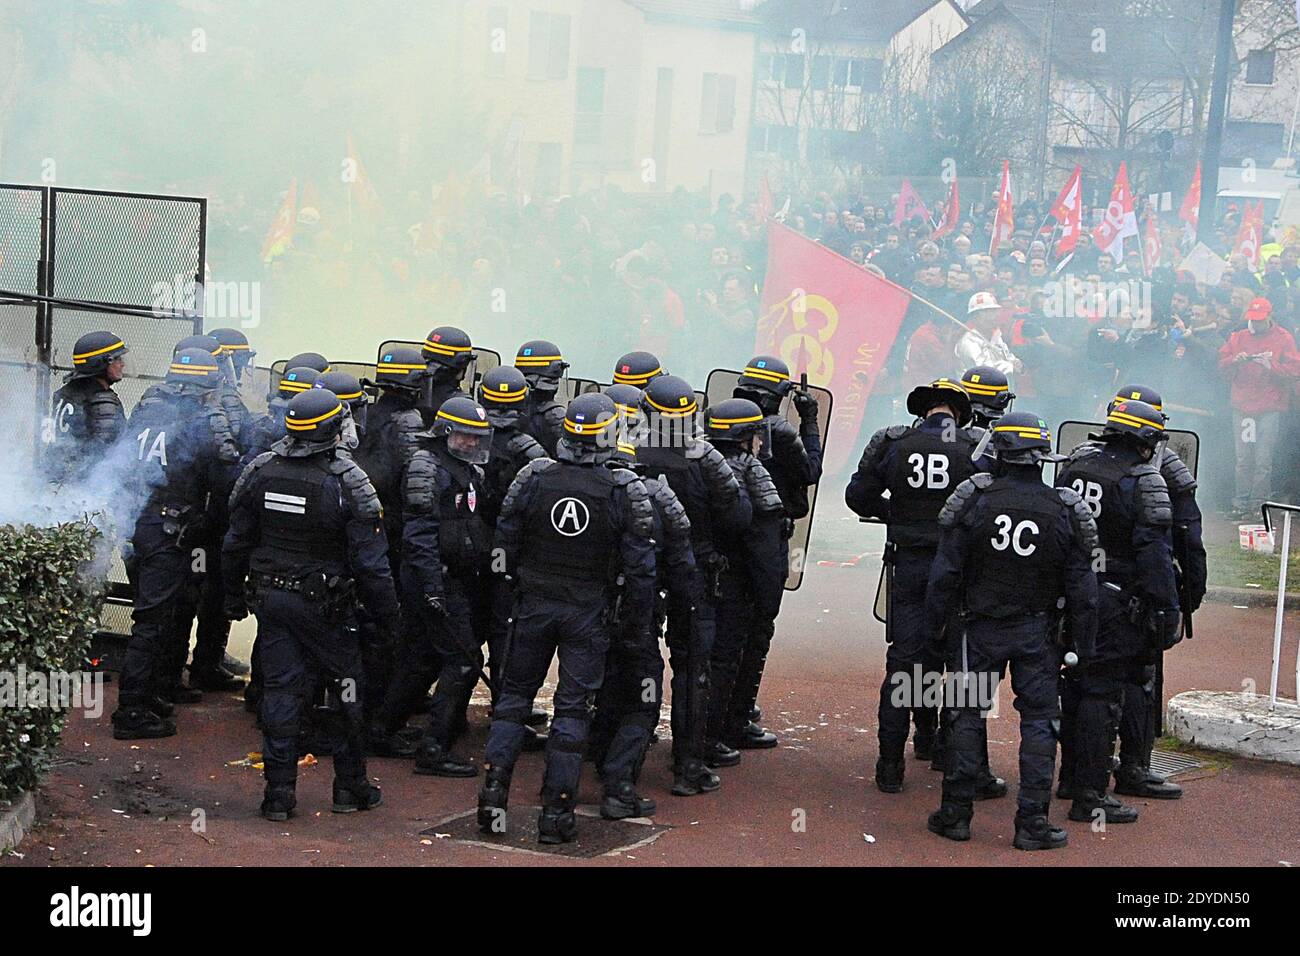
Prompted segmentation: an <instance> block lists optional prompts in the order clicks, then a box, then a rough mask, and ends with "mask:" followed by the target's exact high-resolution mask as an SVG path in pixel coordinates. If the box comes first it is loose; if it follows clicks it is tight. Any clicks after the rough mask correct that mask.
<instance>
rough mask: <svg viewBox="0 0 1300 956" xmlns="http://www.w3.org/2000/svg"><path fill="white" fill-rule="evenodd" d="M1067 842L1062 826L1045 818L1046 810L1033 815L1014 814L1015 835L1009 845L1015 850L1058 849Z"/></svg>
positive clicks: (1067, 838) (1066, 835) (1067, 836)
mask: <svg viewBox="0 0 1300 956" xmlns="http://www.w3.org/2000/svg"><path fill="white" fill-rule="evenodd" d="M1068 842H1069V835H1068V834H1067V833H1066V832H1065V828H1064V827H1058V826H1056V825H1055V824H1053V823H1052V822H1051V821H1049V820H1048V819H1047V810H1046V808H1043V812H1042V813H1036V814H1034V815H1033V816H1027V817H1026V816H1021V815H1020V814H1019V813H1017V814H1016V836H1015V839H1014V840H1012V841H1011V845H1012V846H1014V847H1015V848H1016V849H1017V850H1059V849H1061V847H1063V846H1065V845H1066V843H1068Z"/></svg>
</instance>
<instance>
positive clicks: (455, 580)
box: [372, 395, 492, 777]
mask: <svg viewBox="0 0 1300 956" xmlns="http://www.w3.org/2000/svg"><path fill="white" fill-rule="evenodd" d="M418 438H419V440H420V447H419V448H418V449H416V451H415V452H414V454H413V455H412V456H411V461H410V464H408V465H407V466H406V474H405V475H404V476H403V479H402V509H403V522H404V523H403V529H402V568H401V577H400V587H401V594H402V608H403V612H404V613H405V614H407V615H409V616H410V620H408V621H407V622H406V631H405V635H404V637H405V641H404V643H403V646H402V648H401V650H400V651H399V653H398V662H397V667H396V674H395V676H394V679H393V683H392V684H391V685H390V686H389V688H388V693H387V695H386V696H385V698H384V703H383V706H382V707H381V708H380V709H379V713H378V714H377V715H376V718H375V719H376V721H377V723H378V726H377V727H376V728H374V732H373V733H372V736H377V737H388V736H391V735H392V734H394V733H395V732H396V731H397V730H398V729H399V728H400V727H401V725H402V723H403V722H404V721H405V720H406V717H407V716H408V715H409V714H410V712H411V710H412V709H413V708H414V705H415V703H416V701H417V700H418V699H419V697H420V696H421V695H422V694H424V693H425V692H426V691H427V690H428V688H429V685H430V684H431V683H433V682H434V680H437V688H436V689H435V690H434V694H433V700H432V702H431V704H430V709H429V726H428V730H427V731H426V733H425V736H424V741H423V743H422V744H421V745H420V749H419V751H418V752H417V753H416V757H415V772H416V773H420V774H429V775H432V776H438V777H472V776H474V775H475V774H476V773H477V772H478V770H477V768H476V767H475V766H474V764H472V763H470V762H468V761H465V760H462V759H460V758H459V757H457V756H455V755H454V754H453V753H452V750H451V748H452V744H453V742H454V738H455V736H456V735H457V732H458V730H459V727H458V724H459V723H460V719H461V718H463V716H464V714H465V708H466V707H467V706H469V698H470V695H471V694H472V693H473V691H474V685H475V684H476V683H478V678H479V675H480V673H481V672H482V669H483V656H482V651H481V650H480V648H479V644H480V642H479V640H478V638H476V637H475V634H474V613H473V608H472V606H471V603H470V601H471V598H472V596H473V595H474V594H475V592H476V591H477V590H478V587H479V581H478V574H479V570H480V568H481V566H482V564H483V563H484V561H485V560H486V559H487V557H488V552H489V548H490V544H491V541H490V538H489V537H488V532H487V526H486V525H485V524H484V523H483V519H482V515H481V514H480V513H479V492H480V491H481V489H482V487H483V468H482V466H483V465H485V464H487V462H488V457H489V455H490V453H491V449H492V423H491V422H489V421H488V419H487V412H486V411H484V409H483V407H482V406H481V405H479V404H477V403H476V402H475V401H474V400H473V399H472V398H468V397H467V396H464V395H456V396H453V397H451V398H449V399H447V401H445V402H443V403H442V407H440V408H439V409H438V411H437V413H436V415H435V417H434V421H433V425H432V427H431V428H429V429H428V430H426V431H422V432H420V433H419V435H418Z"/></svg>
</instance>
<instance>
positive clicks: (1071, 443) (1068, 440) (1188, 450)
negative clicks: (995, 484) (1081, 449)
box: [1056, 421, 1201, 478]
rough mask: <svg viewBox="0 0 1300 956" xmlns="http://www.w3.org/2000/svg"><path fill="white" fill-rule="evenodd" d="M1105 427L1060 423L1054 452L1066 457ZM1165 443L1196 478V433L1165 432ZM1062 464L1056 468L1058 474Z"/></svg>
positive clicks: (1073, 422)
mask: <svg viewBox="0 0 1300 956" xmlns="http://www.w3.org/2000/svg"><path fill="white" fill-rule="evenodd" d="M1105 427H1106V426H1105V425H1103V424H1101V423H1099V422H1076V421H1069V422H1062V423H1061V425H1060V427H1059V428H1057V430H1056V450H1057V451H1059V452H1060V453H1061V454H1063V455H1068V454H1069V453H1070V450H1071V449H1073V448H1075V447H1077V446H1078V445H1080V444H1082V443H1083V442H1085V441H1087V440H1088V436H1089V435H1096V434H1099V433H1100V432H1101V430H1102V429H1103V428H1105ZM1165 443H1166V444H1167V445H1168V446H1169V448H1170V449H1171V450H1172V451H1173V452H1174V453H1175V454H1177V455H1178V457H1179V458H1181V459H1182V460H1183V464H1185V465H1186V466H1187V470H1188V471H1190V472H1191V473H1192V477H1193V478H1195V477H1196V465H1197V462H1198V460H1199V459H1200V456H1201V439H1200V436H1199V435H1197V434H1196V432H1190V431H1185V430H1182V429H1177V428H1169V429H1166V430H1165ZM1062 467H1063V465H1062V464H1058V465H1057V466H1056V470H1057V473H1059V472H1060V470H1061V468H1062Z"/></svg>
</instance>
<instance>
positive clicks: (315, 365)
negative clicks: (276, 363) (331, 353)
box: [284, 352, 330, 375]
mask: <svg viewBox="0 0 1300 956" xmlns="http://www.w3.org/2000/svg"><path fill="white" fill-rule="evenodd" d="M284 367H285V368H286V369H290V368H310V369H315V370H316V371H317V372H318V373H320V374H321V375H324V374H325V373H326V372H328V371H329V370H330V363H329V360H328V359H327V358H325V356H323V355H321V354H320V353H319V352H299V353H298V354H297V355H295V356H294V357H293V358H291V359H288V360H287V361H286V362H285V363H284Z"/></svg>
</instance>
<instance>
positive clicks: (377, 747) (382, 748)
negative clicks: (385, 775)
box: [366, 724, 420, 760]
mask: <svg viewBox="0 0 1300 956" xmlns="http://www.w3.org/2000/svg"><path fill="white" fill-rule="evenodd" d="M419 749H420V747H419V744H417V743H415V742H414V741H412V740H410V739H409V738H407V737H403V736H402V735H401V734H400V733H392V734H390V733H388V732H387V731H386V730H384V728H383V727H381V726H379V725H377V724H376V725H374V726H372V727H371V728H370V729H369V730H368V731H367V732H366V753H367V754H369V755H370V756H372V757H397V758H398V759H401V760H408V759H410V758H411V757H414V756H415V753H416V751H417V750H419Z"/></svg>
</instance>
